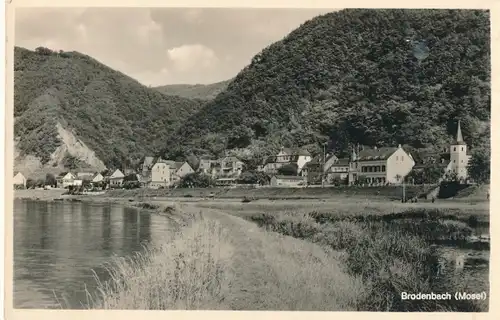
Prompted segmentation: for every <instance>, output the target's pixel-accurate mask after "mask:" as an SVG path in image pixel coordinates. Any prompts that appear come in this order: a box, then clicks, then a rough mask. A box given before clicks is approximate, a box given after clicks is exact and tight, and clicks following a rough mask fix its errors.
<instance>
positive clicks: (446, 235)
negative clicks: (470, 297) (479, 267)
mask: <svg viewBox="0 0 500 320" xmlns="http://www.w3.org/2000/svg"><path fill="white" fill-rule="evenodd" d="M411 215H414V216H420V217H421V218H420V219H408V218H405V217H404V214H403V215H399V216H398V215H389V216H386V217H384V216H372V218H367V216H364V217H363V218H359V217H358V218H354V217H352V216H344V217H343V218H338V219H330V220H327V221H319V220H318V218H319V217H318V216H316V215H315V214H314V213H312V214H297V213H288V214H287V213H282V214H278V215H276V214H274V215H271V214H254V215H252V216H250V217H249V219H250V220H252V221H254V222H256V223H257V224H258V225H259V226H261V227H264V228H265V229H266V230H269V231H274V232H278V233H281V234H284V235H288V236H292V237H295V238H299V239H304V240H307V241H311V242H313V243H317V244H320V245H322V246H325V247H328V248H331V249H333V250H340V251H343V252H345V256H344V259H343V262H344V265H345V267H346V270H347V272H348V273H349V274H350V275H351V276H353V277H360V278H361V279H362V280H363V284H364V286H365V288H364V292H365V294H364V295H362V296H361V297H360V298H359V301H358V304H357V308H358V310H360V311H468V312H477V311H485V310H487V308H488V307H487V303H486V304H482V303H476V302H473V301H456V300H441V301H422V300H421V301H408V300H407V301H405V300H402V299H401V292H409V293H411V292H413V293H416V292H424V293H426V292H429V293H430V292H434V293H440V292H456V291H460V290H466V289H467V288H464V287H462V284H461V283H458V282H457V281H456V280H455V279H456V278H454V277H452V276H450V275H449V274H447V273H442V272H440V268H441V266H442V264H441V262H440V256H439V254H438V252H437V250H436V247H435V246H434V245H433V244H432V242H433V241H435V240H443V239H453V240H460V239H464V238H465V237H467V236H468V235H470V234H471V231H472V230H471V228H470V226H468V225H467V224H466V223H465V222H461V221H458V220H450V219H448V217H447V216H446V215H445V214H442V213H437V212H429V213H427V212H425V210H422V211H421V212H410V213H408V216H411Z"/></svg>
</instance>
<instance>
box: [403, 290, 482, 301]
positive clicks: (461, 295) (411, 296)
mask: <svg viewBox="0 0 500 320" xmlns="http://www.w3.org/2000/svg"><path fill="white" fill-rule="evenodd" d="M487 297H488V295H487V294H486V292H485V291H483V292H473V293H469V292H455V294H454V295H452V294H451V293H449V292H444V293H434V292H431V293H421V292H419V293H408V292H401V300H451V299H453V298H454V299H455V300H486V298H487Z"/></svg>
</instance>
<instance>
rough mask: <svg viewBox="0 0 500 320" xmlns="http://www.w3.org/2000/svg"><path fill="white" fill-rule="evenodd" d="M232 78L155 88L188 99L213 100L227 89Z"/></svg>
mask: <svg viewBox="0 0 500 320" xmlns="http://www.w3.org/2000/svg"><path fill="white" fill-rule="evenodd" d="M230 82H231V80H226V81H221V82H217V83H212V84H171V85H166V86H160V87H155V88H154V89H156V90H158V91H160V92H161V93H163V94H166V95H170V96H179V97H183V98H188V99H200V100H212V99H213V98H215V97H216V96H217V95H218V94H219V93H221V92H222V91H224V90H226V88H227V85H228V84H229V83H230Z"/></svg>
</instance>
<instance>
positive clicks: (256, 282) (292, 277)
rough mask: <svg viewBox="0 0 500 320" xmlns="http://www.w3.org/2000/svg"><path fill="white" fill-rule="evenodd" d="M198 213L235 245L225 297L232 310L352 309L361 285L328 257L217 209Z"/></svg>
mask: <svg viewBox="0 0 500 320" xmlns="http://www.w3.org/2000/svg"><path fill="white" fill-rule="evenodd" d="M202 210H203V215H204V216H205V217H207V218H209V219H215V220H217V221H218V222H219V223H220V224H221V225H222V226H223V227H224V228H225V229H226V231H227V236H228V237H229V239H230V242H231V244H232V245H233V249H234V253H233V256H232V259H231V261H232V268H231V269H232V274H231V275H230V277H231V286H230V289H229V293H228V294H227V295H226V297H227V299H226V303H228V304H229V305H230V308H231V309H232V310H353V308H354V302H355V300H356V298H357V297H359V292H360V290H361V289H360V287H361V286H360V283H359V282H358V281H356V280H354V279H351V278H350V277H349V276H347V275H346V274H345V273H344V272H343V271H342V270H341V268H340V266H339V262H338V257H335V255H332V253H330V254H327V253H326V252H325V251H324V250H323V249H322V248H320V247H319V246H317V245H315V244H312V243H309V242H306V241H302V240H298V239H294V238H291V237H284V236H281V235H278V234H276V233H271V232H266V231H265V230H262V229H260V228H259V227H258V226H257V225H255V224H253V223H251V222H249V221H246V220H244V219H242V218H239V217H236V216H232V215H230V214H227V213H224V212H222V211H219V210H213V209H202ZM227 300H229V301H227Z"/></svg>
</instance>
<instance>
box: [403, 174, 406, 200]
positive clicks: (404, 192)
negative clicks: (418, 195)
mask: <svg viewBox="0 0 500 320" xmlns="http://www.w3.org/2000/svg"><path fill="white" fill-rule="evenodd" d="M403 202H406V190H405V177H403Z"/></svg>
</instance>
